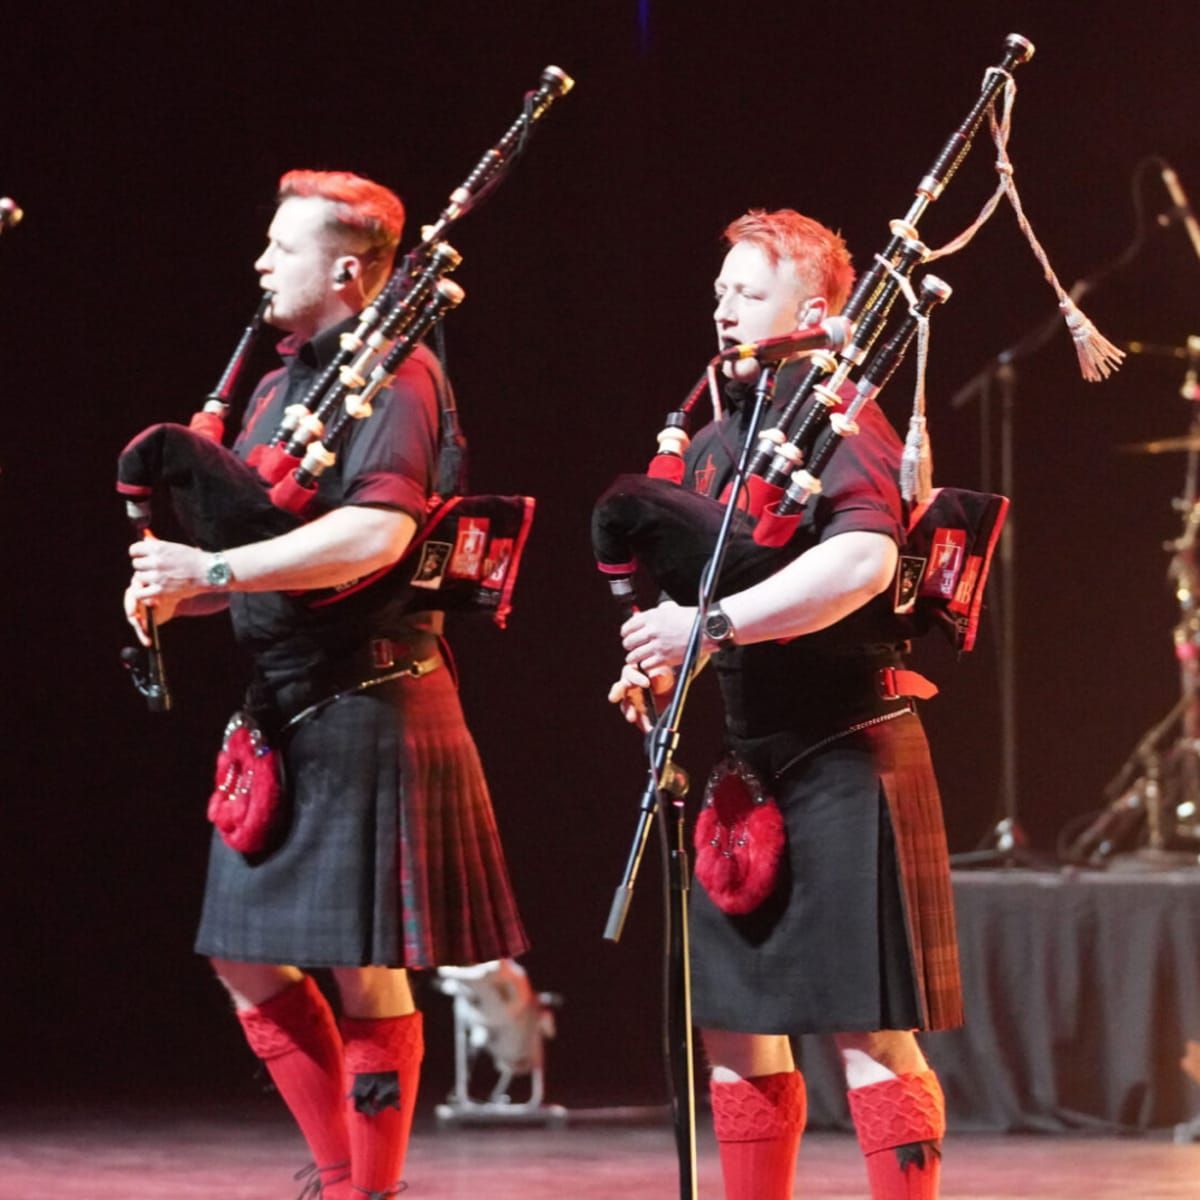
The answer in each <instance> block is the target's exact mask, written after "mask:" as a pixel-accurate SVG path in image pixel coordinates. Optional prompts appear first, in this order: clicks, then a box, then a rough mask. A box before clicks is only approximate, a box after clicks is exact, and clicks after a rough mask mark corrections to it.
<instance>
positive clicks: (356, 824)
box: [196, 666, 527, 968]
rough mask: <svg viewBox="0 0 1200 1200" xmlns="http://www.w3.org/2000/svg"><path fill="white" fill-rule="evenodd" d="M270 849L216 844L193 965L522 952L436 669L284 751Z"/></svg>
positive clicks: (492, 839) (319, 963) (294, 739)
mask: <svg viewBox="0 0 1200 1200" xmlns="http://www.w3.org/2000/svg"><path fill="white" fill-rule="evenodd" d="M283 758H284V762H285V770H286V781H287V792H288V801H289V811H288V814H287V821H286V829H285V830H284V831H283V832H282V833H281V835H280V837H279V838H278V840H277V844H276V845H275V846H274V848H273V849H271V850H269V851H267V852H264V853H262V854H258V855H254V856H249V857H248V856H245V855H242V854H239V853H237V852H236V851H233V850H231V849H229V847H228V846H226V845H225V843H224V842H223V841H221V839H220V838H219V837H218V836H217V835H216V834H214V835H213V841H212V847H211V850H210V854H209V867H208V879H207V884H206V887H205V892H204V904H203V912H202V916H201V920H200V928H199V931H198V933H197V936H196V951H197V952H198V953H200V954H205V955H209V956H214V957H219V958H229V959H235V960H241V961H247V962H263V963H286V964H291V965H296V966H302V967H329V966H370V965H378V966H389V967H410V968H426V967H434V966H440V965H450V964H454V965H463V964H469V963H476V962H486V961H490V960H492V959H496V958H502V957H508V956H511V955H515V954H519V953H520V952H521V951H523V950H525V949H526V948H527V941H526V938H525V932H524V930H523V928H522V926H521V921H520V917H519V916H518V914H517V909H516V904H515V901H514V899H513V895H512V890H511V887H510V885H509V880H508V872H507V869H506V867H505V863H504V855H503V851H502V849H501V846H500V838H499V834H498V831H497V828H496V821H495V817H494V815H493V812H492V806H491V800H490V798H489V796H488V790H487V783H486V781H485V779H484V776H483V770H482V767H481V765H480V762H479V755H478V753H477V751H476V748H475V744H474V742H473V741H472V739H471V735H470V733H469V732H468V730H467V728H466V725H465V723H464V721H463V715H462V709H461V707H460V705H459V700H458V693H457V691H456V689H455V687H454V682H453V679H452V678H451V675H450V672H449V671H448V670H446V669H445V667H444V666H442V667H439V668H438V669H437V670H434V671H432V672H430V673H429V674H428V675H424V676H421V677H420V678H413V677H411V676H402V677H400V678H399V679H396V680H393V681H391V682H388V683H385V684H380V685H379V686H378V687H375V688H371V689H368V690H367V691H364V692H362V693H360V694H358V695H353V696H347V697H345V698H343V699H341V700H338V701H336V702H335V703H333V704H330V705H328V706H327V707H326V708H324V709H322V710H320V711H319V712H318V713H316V714H315V715H314V716H312V717H309V718H307V719H305V720H304V721H301V722H300V723H299V724H298V725H297V726H295V728H294V729H293V730H291V731H290V732H289V733H288V734H286V735H285V744H284V746H283Z"/></svg>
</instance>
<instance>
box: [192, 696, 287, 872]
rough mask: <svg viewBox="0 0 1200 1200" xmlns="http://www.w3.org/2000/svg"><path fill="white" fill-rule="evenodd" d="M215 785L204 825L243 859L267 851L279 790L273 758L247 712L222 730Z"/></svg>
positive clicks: (235, 715) (234, 718) (275, 764)
mask: <svg viewBox="0 0 1200 1200" xmlns="http://www.w3.org/2000/svg"><path fill="white" fill-rule="evenodd" d="M214 783H215V785H216V786H215V787H214V789H213V793H212V795H211V796H210V797H209V801H208V819H209V820H210V821H211V822H212V823H213V825H214V826H216V830H217V832H218V833H219V834H220V835H221V840H222V841H224V843H225V844H226V845H227V846H228V847H229V848H230V849H231V850H237V851H238V852H239V853H241V854H256V853H258V852H259V851H260V850H265V849H266V847H267V843H268V841H269V840H270V836H271V830H272V827H273V825H274V823H275V818H276V816H277V815H278V812H279V806H280V801H281V798H282V788H281V787H280V784H279V768H278V764H277V762H276V759H275V752H274V751H273V750H272V749H271V747H270V746H268V745H267V741H266V738H265V737H264V736H263V734H262V731H261V730H260V729H259V727H258V725H257V724H256V723H255V721H254V720H253V718H252V717H250V716H249V715H248V714H247V713H245V712H236V713H234V714H233V716H232V717H231V718H230V720H229V724H228V725H226V726H225V736H224V739H223V740H222V742H221V749H220V752H219V753H218V754H217V771H216V779H215V780H214Z"/></svg>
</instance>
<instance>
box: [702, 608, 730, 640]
mask: <svg viewBox="0 0 1200 1200" xmlns="http://www.w3.org/2000/svg"><path fill="white" fill-rule="evenodd" d="M704 632H705V633H706V634H707V635H708V636H709V638H711V639H712V640H713V641H714V642H721V641H724V640H725V639H726V638H727V637H729V635H730V634H731V633H732V632H733V626H732V625H730V623H729V618H728V617H727V616H726V615H725V614H724V613H723V612H721V610H720V609H718V610H717V611H716V612H710V613H709V614H708V617H707V618H706V619H705V621H704Z"/></svg>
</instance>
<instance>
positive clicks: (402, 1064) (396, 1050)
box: [342, 1013, 425, 1200]
mask: <svg viewBox="0 0 1200 1200" xmlns="http://www.w3.org/2000/svg"><path fill="white" fill-rule="evenodd" d="M342 1040H343V1042H344V1043H345V1046H346V1074H347V1077H348V1080H349V1085H350V1087H349V1091H350V1095H349V1107H348V1110H347V1116H346V1124H347V1127H348V1129H349V1134H350V1170H351V1176H350V1178H351V1182H352V1183H353V1185H354V1188H355V1191H356V1192H358V1193H362V1194H365V1195H367V1196H370V1197H372V1198H375V1200H382V1198H383V1197H387V1196H395V1195H399V1192H400V1175H401V1172H402V1171H403V1170H404V1155H405V1152H406V1151H407V1150H408V1135H409V1132H410V1130H411V1129H412V1119H413V1107H414V1105H415V1104H416V1100H417V1081H418V1078H419V1077H420V1073H421V1059H422V1057H423V1056H424V1054H425V1042H424V1038H423V1036H422V1028H421V1014H420V1013H410V1014H409V1015H408V1016H406V1017H381V1018H377V1019H374V1020H367V1019H362V1018H356V1017H343V1018H342Z"/></svg>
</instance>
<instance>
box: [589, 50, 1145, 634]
mask: <svg viewBox="0 0 1200 1200" xmlns="http://www.w3.org/2000/svg"><path fill="white" fill-rule="evenodd" d="M1033 52H1034V48H1033V45H1032V44H1031V43H1030V42H1029V41H1028V40H1027V39H1025V38H1023V37H1021V36H1020V35H1018V34H1010V35H1009V36H1008V37H1007V38H1006V39H1005V45H1004V54H1003V57H1002V59H1001V61H1000V62H999V63H997V64H996V65H995V66H992V67H989V68H988V69H987V71H986V72H985V75H984V79H983V83H982V87H981V90H980V93H979V95H978V97H977V98H976V99H975V101H974V103H973V104H972V106H971V108H970V110H969V112H968V113H967V115H966V117H965V118H964V119H963V120H962V121H961V122H960V123H959V124H958V126H957V127H956V128H955V130H954V131H953V133H951V135H950V137H949V138H948V139H947V141H946V143H945V144H944V146H943V147H942V150H941V152H940V153H939V154H938V156H937V158H936V159H935V160H934V163H933V165H932V166H931V167H930V169H929V170H928V171H927V172H926V173H925V174H924V175H923V176H922V177H921V179H920V182H919V183H918V185H917V188H916V191H915V197H914V199H913V201H912V203H911V205H910V207H909V209H908V211H907V212H906V214H905V215H904V217H903V218H900V219H898V220H893V221H891V222H890V223H889V233H890V235H891V236H890V240H889V241H888V243H887V245H886V247H885V249H884V250H883V252H882V253H880V254H878V255H876V256H875V258H874V259H873V261H872V265H871V267H870V268H869V269H868V270H867V271H866V272H865V273H864V274H863V275H862V276H861V278H860V279H859V280H858V283H857V284H856V286H855V288H854V290H853V292H852V293H851V295H850V298H849V300H848V301H847V303H846V305H845V308H844V310H843V314H842V315H843V317H844V318H845V320H844V322H843V323H841V324H840V325H837V326H836V327H835V326H834V323H833V322H831V321H830V322H825V323H823V324H822V325H820V326H812V327H810V328H808V329H800V330H797V331H796V333H795V334H793V335H789V337H788V338H775V339H770V340H769V341H767V342H759V343H749V344H747V345H744V346H738V347H734V348H732V349H731V350H727V351H724V352H723V353H722V354H719V355H717V356H716V358H714V359H713V360H712V361H711V362H710V363H709V365H708V368H707V371H706V373H705V375H704V376H702V377H701V379H700V381H699V382H698V383H697V384H696V386H695V387H694V388H693V389H692V391H691V392H690V393H689V394H688V396H687V398H686V399H685V400H684V402H683V403H682V404H681V405H680V407H679V408H677V409H676V410H674V411H673V412H671V413H670V414H668V417H667V419H666V422H665V424H664V427H663V429H662V431H661V432H660V433H659V435H658V449H657V453H656V454H655V455H654V457H653V459H652V460H651V462H650V464H649V467H648V468H647V472H646V474H645V475H623V476H621V477H619V478H618V479H617V480H616V482H615V483H614V484H613V485H612V486H611V487H610V488H609V489H608V491H606V492H605V493H604V494H603V495H602V496H601V497H600V499H599V501H598V502H597V503H596V505H595V507H594V510H593V516H592V542H593V550H594V553H595V556H596V560H597V565H598V567H599V569H600V571H601V572H602V573H603V574H604V575H605V576H606V577H607V579H608V582H609V586H610V588H611V590H612V593H613V596H614V598H615V599H616V600H617V601H618V603H619V604H620V605H621V607H622V609H623V610H625V611H629V610H630V609H631V608H632V607H633V606H634V605H635V603H636V597H635V586H634V579H635V574H636V572H637V570H638V567H639V566H640V567H641V568H643V569H644V570H645V571H646V572H647V573H648V574H649V575H650V576H651V577H652V578H653V580H654V582H655V583H657V585H658V587H659V588H660V590H661V591H663V592H665V593H666V594H667V595H668V596H670V597H671V598H672V599H673V600H675V601H676V602H678V603H681V604H695V603H697V597H698V596H699V597H700V603H701V605H702V606H704V605H706V604H707V603H708V602H709V601H711V600H713V599H719V598H721V597H722V596H725V595H729V594H731V593H733V592H737V591H740V590H741V589H743V588H746V587H749V586H751V585H753V584H754V583H757V582H759V581H761V580H762V579H765V578H767V577H768V576H769V575H771V574H774V573H775V572H776V571H778V570H779V569H780V568H781V567H782V566H784V565H785V564H786V563H787V562H789V561H790V560H791V559H793V558H795V557H797V556H798V555H799V554H800V553H802V552H803V551H804V550H805V549H807V548H808V546H809V545H810V544H811V538H809V537H808V536H807V535H806V529H807V523H806V522H805V521H804V518H805V515H806V513H807V512H809V511H810V509H811V507H812V503H811V502H812V501H813V498H814V497H819V496H820V494H821V490H822V484H821V476H822V472H823V471H824V470H825V468H826V467H827V466H828V464H829V462H830V460H831V459H832V457H833V456H834V454H835V453H836V451H837V449H838V447H839V446H841V445H842V444H843V443H844V442H846V441H847V440H848V439H849V438H852V437H854V436H855V434H856V433H858V431H859V427H858V423H857V420H856V418H857V417H858V416H860V414H861V413H862V410H863V408H864V406H865V405H867V404H868V403H869V402H871V401H873V400H874V399H875V398H876V397H877V396H878V395H879V393H880V392H881V391H882V389H883V387H884V386H885V385H886V383H887V382H888V380H889V379H890V378H891V376H892V374H893V373H894V371H895V370H896V367H897V366H898V365H899V363H900V361H901V360H902V358H903V357H904V355H905V353H906V350H907V349H908V347H909V345H910V343H911V342H912V341H913V339H914V337H917V338H918V346H919V350H918V354H919V362H918V370H917V386H916V396H915V400H914V408H913V415H912V419H911V420H910V423H909V427H908V432H907V436H906V438H905V447H904V453H903V458H902V462H901V491H902V495H903V498H904V500H905V502H906V506H907V507H908V522H907V537H906V544H905V546H904V548H903V550H902V553H901V557H900V562H899V566H898V569H897V575H896V579H895V581H894V603H893V609H894V612H895V614H896V615H897V617H898V618H900V620H901V624H902V625H903V626H904V627H905V628H906V629H908V630H909V631H910V632H911V633H912V634H918V633H922V632H924V631H925V630H926V629H928V628H930V627H931V626H938V627H941V628H942V629H943V630H944V631H945V632H946V633H947V634H948V635H949V636H950V638H951V640H952V641H953V643H954V644H955V646H956V647H957V648H958V649H959V650H964V651H965V650H969V649H971V648H972V646H973V645H974V642H975V637H976V632H977V626H978V621H979V615H980V609H981V605H982V599H983V591H984V585H985V583H986V580H987V575H988V570H989V566H990V563H991V560H992V556H993V553H994V550H995V548H996V545H997V542H998V539H999V535H1000V532H1001V530H1002V528H1003V524H1004V521H1005V518H1006V515H1007V510H1008V500H1007V499H1006V498H1005V497H1003V496H998V495H991V494H983V493H976V492H970V491H965V490H962V489H956V488H941V489H938V490H937V491H934V490H933V489H932V487H931V482H930V462H931V455H930V449H929V439H928V432H927V428H926V420H925V410H924V365H925V357H926V354H927V348H928V336H929V319H930V314H931V312H932V310H933V309H934V308H935V307H936V306H937V305H938V304H940V303H942V302H943V301H945V300H946V299H947V298H948V297H949V295H950V290H951V289H950V288H949V286H948V285H947V284H945V283H944V282H943V281H942V280H940V279H938V278H937V277H935V276H933V275H929V274H926V275H925V276H924V278H923V279H922V280H921V281H920V283H919V285H917V286H916V287H914V286H913V282H912V279H911V277H912V275H913V272H914V270H915V268H916V267H917V266H919V265H920V264H922V263H925V262H930V261H932V260H934V259H936V258H939V257H943V256H945V255H948V254H952V253H954V252H956V251H957V250H960V249H962V248H963V246H965V245H966V244H967V243H968V242H969V241H970V240H971V238H972V237H973V236H974V234H975V233H976V232H977V231H978V229H979V228H981V227H982V225H983V224H984V222H986V220H987V219H988V218H989V217H990V216H991V214H992V212H993V211H994V210H995V208H996V206H997V204H998V203H999V200H1000V199H1001V197H1007V198H1008V200H1009V201H1010V203H1011V205H1012V207H1013V209H1014V210H1015V212H1016V215H1017V220H1018V223H1019V225H1020V227H1021V229H1022V231H1023V232H1024V233H1025V235H1026V237H1027V239H1028V240H1029V242H1030V245H1031V247H1032V248H1033V251H1034V254H1035V255H1036V257H1037V258H1038V260H1039V262H1040V263H1041V265H1042V267H1043V273H1044V274H1045V277H1046V279H1047V281H1048V282H1049V283H1050V284H1051V286H1052V287H1053V288H1054V289H1055V291H1056V294H1057V295H1058V297H1059V306H1060V310H1061V311H1062V313H1063V315H1064V317H1065V319H1066V323H1067V326H1068V329H1069V330H1070V332H1071V335H1072V338H1073V339H1074V341H1075V345H1076V351H1077V354H1078V357H1079V361H1080V366H1081V370H1082V372H1083V375H1084V378H1086V379H1088V380H1098V379H1101V378H1104V377H1106V376H1107V375H1108V374H1109V372H1110V371H1112V370H1115V369H1116V368H1117V366H1118V365H1119V362H1120V359H1121V358H1122V357H1123V355H1122V352H1121V351H1119V350H1118V349H1116V348H1115V347H1114V346H1112V344H1111V343H1109V342H1107V341H1106V340H1105V339H1104V338H1103V337H1102V336H1101V335H1100V334H1099V333H1098V332H1097V330H1096V329H1095V327H1094V326H1093V325H1092V323H1091V322H1090V321H1089V320H1088V319H1087V318H1086V317H1085V316H1084V315H1083V313H1082V312H1081V311H1080V310H1079V309H1078V307H1077V306H1076V305H1075V303H1074V301H1073V300H1072V298H1071V297H1070V296H1068V295H1067V294H1066V292H1065V291H1064V290H1063V289H1062V287H1061V285H1060V284H1059V283H1058V280H1057V278H1056V277H1055V275H1054V272H1053V270H1052V269H1051V268H1050V266H1049V263H1048V261H1047V259H1046V256H1045V252H1044V251H1043V250H1042V247H1041V246H1040V244H1039V243H1038V241H1037V239H1036V237H1035V236H1034V235H1033V232H1032V229H1031V228H1030V227H1029V223H1028V220H1027V219H1026V217H1025V214H1024V212H1023V209H1022V207H1021V204H1020V199H1019V196H1018V195H1017V192H1016V189H1015V185H1014V183H1013V168H1012V163H1011V161H1010V159H1009V157H1008V153H1007V143H1008V137H1009V133H1010V129H1011V110H1012V104H1013V100H1014V97H1015V90H1016V88H1015V82H1014V79H1013V72H1014V71H1015V70H1016V68H1017V67H1018V66H1020V65H1021V64H1022V63H1025V62H1027V61H1028V60H1029V59H1030V58H1031V57H1032V56H1033ZM985 117H986V118H987V119H988V121H989V124H990V127H991V132H992V137H993V140H994V142H995V144H996V148H997V162H996V170H997V174H998V177H999V182H998V184H997V187H996V191H995V193H994V194H993V196H992V197H991V198H990V199H989V200H988V201H987V203H985V205H984V206H983V209H982V211H981V212H980V215H979V217H978V218H977V219H976V221H975V222H974V224H973V225H972V226H971V227H969V228H968V229H967V230H965V231H964V232H963V233H962V234H960V235H959V236H958V237H957V238H955V239H954V240H953V241H951V242H949V243H947V244H946V245H945V246H943V247H941V248H940V249H938V250H930V249H929V248H928V247H927V246H926V245H925V244H924V243H923V242H922V241H921V240H920V238H919V235H918V224H919V222H920V220H921V218H922V216H923V215H924V213H925V211H926V210H927V209H928V208H929V207H930V206H931V205H932V204H933V203H934V202H935V201H936V200H937V199H938V198H939V197H940V196H941V195H942V193H943V192H944V190H945V188H946V187H947V185H948V184H949V183H950V181H951V179H952V178H953V176H954V174H955V172H956V171H957V169H958V167H959V165H960V164H961V162H962V161H963V159H964V158H965V157H966V155H967V153H968V151H969V150H970V149H971V146H972V143H973V140H974V138H975V135H976V133H977V131H978V130H979V127H980V125H981V124H982V123H983V121H984V119H985ZM900 296H903V297H904V298H905V299H906V301H907V309H906V311H905V313H904V314H903V316H902V317H901V318H900V321H899V323H898V326H897V327H896V329H895V331H894V333H892V334H891V336H890V337H888V338H887V340H886V341H884V342H883V344H882V345H881V346H879V347H878V348H876V342H877V341H878V340H879V339H880V336H881V333H882V332H883V331H884V330H885V326H887V324H888V321H889V318H890V316H891V313H892V309H893V307H894V306H895V304H896V301H897V298H898V297H900ZM777 343H788V345H785V346H784V347H783V349H784V351H785V352H787V353H794V354H801V355H806V356H807V357H808V360H809V366H808V370H807V372H806V373H804V374H803V376H802V378H801V379H800V381H799V383H798V385H796V386H795V387H794V390H792V392H791V394H790V395H788V396H786V397H785V398H783V399H782V401H781V402H778V403H777V405H776V408H775V411H776V412H777V414H778V419H777V421H776V423H775V425H774V426H773V427H771V428H769V429H766V430H764V431H762V432H761V434H759V435H758V437H757V441H756V442H755V443H754V444H753V446H752V447H747V448H746V450H745V455H744V465H745V471H744V475H742V474H738V475H736V477H735V482H734V484H733V485H731V486H732V489H733V491H734V492H735V493H736V494H734V495H732V496H731V494H730V491H731V489H730V488H727V489H726V494H725V495H723V496H721V497H719V498H712V497H709V496H704V495H701V494H699V493H696V492H692V491H690V490H687V489H685V488H683V487H681V486H679V485H680V484H681V483H682V481H683V478H684V474H685V469H686V468H685V457H684V456H685V454H686V451H687V448H688V446H689V445H690V429H689V427H690V422H691V417H692V413H693V411H694V409H695V406H696V404H697V402H698V400H699V398H700V397H701V396H702V395H703V394H704V392H705V390H706V388H707V390H709V391H712V392H714V393H715V390H716V388H717V386H718V383H717V380H718V370H719V368H720V367H721V365H722V364H723V362H727V361H729V360H730V359H731V358H757V359H758V360H759V362H760V363H761V364H763V365H762V371H763V375H764V376H765V378H764V379H763V380H762V381H760V388H762V389H764V390H765V391H767V392H768V393H769V392H770V391H771V390H772V389H773V387H774V369H773V367H772V366H771V365H770V364H771V363H773V362H774V361H775V360H776V359H777V358H778V357H779V347H778V346H777V345H776V344H777ZM731 504H734V505H736V506H737V512H736V514H735V515H734V519H733V523H732V526H731V536H730V539H729V542H728V546H727V549H726V551H725V558H724V559H723V561H722V564H721V570H720V575H719V578H718V579H717V580H716V584H715V590H712V591H711V592H709V591H708V589H709V587H710V586H711V584H712V581H711V580H709V579H707V578H706V574H707V572H708V571H709V569H710V558H711V554H712V548H713V545H714V543H715V542H716V540H717V534H718V531H719V530H720V528H721V526H722V523H723V521H724V520H725V519H726V509H727V507H728V506H729V505H731ZM702 593H704V594H702Z"/></svg>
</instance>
